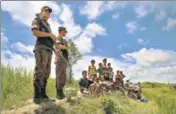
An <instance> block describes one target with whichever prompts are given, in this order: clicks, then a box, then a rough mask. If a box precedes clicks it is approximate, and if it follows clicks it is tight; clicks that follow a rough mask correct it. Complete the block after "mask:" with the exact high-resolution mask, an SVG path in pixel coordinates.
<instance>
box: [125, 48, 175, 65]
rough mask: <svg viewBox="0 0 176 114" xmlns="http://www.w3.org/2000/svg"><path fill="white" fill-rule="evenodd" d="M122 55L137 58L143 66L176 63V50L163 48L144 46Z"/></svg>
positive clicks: (137, 61) (138, 62)
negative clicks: (147, 47) (136, 50)
mask: <svg viewBox="0 0 176 114" xmlns="http://www.w3.org/2000/svg"><path fill="white" fill-rule="evenodd" d="M122 57H125V58H130V59H133V60H136V63H137V64H138V65H140V66H143V67H150V66H153V65H165V64H176V52H174V51H168V50H161V49H153V48H150V49H146V48H143V49H141V50H139V51H138V52H133V53H127V54H125V55H123V56H122Z"/></svg>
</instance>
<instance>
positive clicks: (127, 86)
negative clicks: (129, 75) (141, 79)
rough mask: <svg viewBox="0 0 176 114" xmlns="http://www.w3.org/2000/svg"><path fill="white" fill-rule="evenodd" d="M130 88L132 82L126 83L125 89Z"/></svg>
mask: <svg viewBox="0 0 176 114" xmlns="http://www.w3.org/2000/svg"><path fill="white" fill-rule="evenodd" d="M129 87H130V81H129V80H127V81H126V83H125V88H129Z"/></svg>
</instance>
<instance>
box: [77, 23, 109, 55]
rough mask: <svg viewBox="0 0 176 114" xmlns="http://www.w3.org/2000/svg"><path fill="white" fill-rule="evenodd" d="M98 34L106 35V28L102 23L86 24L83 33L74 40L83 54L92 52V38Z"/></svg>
mask: <svg viewBox="0 0 176 114" xmlns="http://www.w3.org/2000/svg"><path fill="white" fill-rule="evenodd" d="M97 35H106V29H105V28H103V27H102V26H101V25H100V24H97V23H90V24H88V25H87V26H86V28H85V29H84V31H83V32H82V33H81V35H80V36H79V37H78V38H77V39H75V40H74V42H75V43H76V44H77V46H78V48H79V51H80V52H81V53H82V54H86V53H90V52H91V51H92V48H93V44H92V38H94V37H96V36H97Z"/></svg>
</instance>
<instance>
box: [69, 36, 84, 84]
mask: <svg viewBox="0 0 176 114" xmlns="http://www.w3.org/2000/svg"><path fill="white" fill-rule="evenodd" d="M68 45H69V46H70V50H69V52H68V53H69V62H68V64H69V65H68V67H70V68H68V69H67V79H68V82H69V83H71V82H72V81H73V75H74V74H73V70H72V66H73V65H75V64H76V63H77V61H78V60H80V59H82V55H81V53H80V52H79V50H78V47H77V46H76V44H75V43H74V42H73V41H72V40H71V39H69V40H68Z"/></svg>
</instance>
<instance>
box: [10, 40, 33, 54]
mask: <svg viewBox="0 0 176 114" xmlns="http://www.w3.org/2000/svg"><path fill="white" fill-rule="evenodd" d="M10 47H11V48H12V49H14V50H17V51H19V52H21V53H30V54H32V53H33V49H34V46H32V45H29V46H26V45H24V44H23V43H21V42H17V43H14V44H11V45H10Z"/></svg>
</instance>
